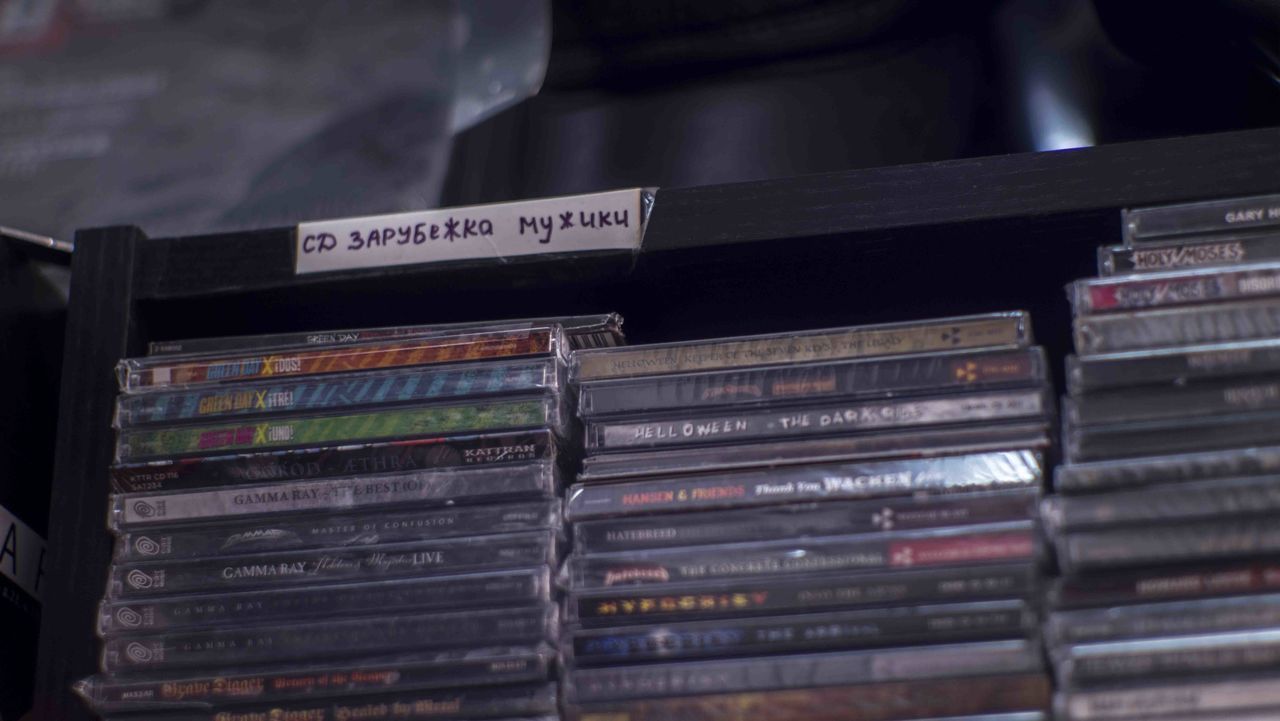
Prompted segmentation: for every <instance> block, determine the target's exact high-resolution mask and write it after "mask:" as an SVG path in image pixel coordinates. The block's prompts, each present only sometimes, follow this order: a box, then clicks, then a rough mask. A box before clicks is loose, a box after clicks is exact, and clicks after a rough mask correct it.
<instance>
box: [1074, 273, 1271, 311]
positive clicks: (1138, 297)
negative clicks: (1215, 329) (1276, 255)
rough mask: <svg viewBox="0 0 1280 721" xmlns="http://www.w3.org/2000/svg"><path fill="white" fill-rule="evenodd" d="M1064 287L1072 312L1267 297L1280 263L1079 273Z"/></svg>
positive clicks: (1129, 309)
mask: <svg viewBox="0 0 1280 721" xmlns="http://www.w3.org/2000/svg"><path fill="white" fill-rule="evenodd" d="M1068 287H1069V289H1070V293H1069V295H1070V296H1071V306H1072V309H1073V310H1074V311H1075V313H1076V315H1078V316H1079V315H1091V314H1094V313H1114V312H1120V311H1134V310H1144V309H1148V308H1167V307H1173V306H1180V305H1196V304H1199V303H1216V302H1223V301H1230V300H1248V299H1250V298H1267V297H1274V296H1275V295H1277V294H1280V264H1276V263H1254V264H1249V265H1238V266H1232V267H1229V268H1209V269H1190V270H1171V271H1164V272H1159V273H1148V274H1144V275H1134V276H1113V277H1110V278H1085V279H1082V280H1077V281H1076V282H1074V283H1072V284H1071V285H1070V286H1068Z"/></svg>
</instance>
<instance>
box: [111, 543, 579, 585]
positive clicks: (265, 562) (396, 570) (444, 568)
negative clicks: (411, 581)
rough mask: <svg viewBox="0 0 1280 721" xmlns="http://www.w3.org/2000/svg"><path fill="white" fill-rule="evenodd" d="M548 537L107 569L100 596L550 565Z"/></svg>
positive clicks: (125, 565)
mask: <svg viewBox="0 0 1280 721" xmlns="http://www.w3.org/2000/svg"><path fill="white" fill-rule="evenodd" d="M557 536H558V534H557V533H555V532H554V531H532V532H528V533H508V534H501V535H494V536H477V537H473V538H451V539H440V540H435V541H424V542H419V543H395V544H388V545H377V546H365V547H355V548H350V547H339V548H319V549H314V550H301V551H298V550H291V551H273V552H267V553H249V554H243V555H237V556H221V557H216V558H202V559H194V560H172V561H140V562H133V563H115V564H112V566H111V569H110V572H109V576H108V581H107V597H108V598H111V599H123V598H138V597H144V596H156V595H164V594H182V593H202V592H209V591H237V590H250V589H257V588H263V589H270V588H287V587H296V586H305V585H316V584H324V583H337V582H359V581H381V580H390V579H393V578H405V577H420V576H430V575H440V574H452V573H460V572H465V571H475V570H483V569H493V568H520V567H522V566H536V565H539V564H550V563H555V561H556V551H557V548H556V547H557Z"/></svg>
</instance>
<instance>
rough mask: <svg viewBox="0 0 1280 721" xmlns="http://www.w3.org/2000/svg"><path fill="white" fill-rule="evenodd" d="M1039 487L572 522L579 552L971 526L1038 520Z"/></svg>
mask: <svg viewBox="0 0 1280 721" xmlns="http://www.w3.org/2000/svg"><path fill="white" fill-rule="evenodd" d="M1038 499H1039V492H1038V491H1037V489H1033V488H1026V489H1014V490H1009V491H994V492H990V493H983V492H974V493H965V494H960V495H956V496H927V495H915V496H909V497H904V498H889V499H886V500H870V501H824V502H821V503H812V502H811V503H795V504H788V505H783V506H765V507H762V508H743V509H735V510H715V511H704V512H693V513H682V514H671V515H661V516H634V517H619V518H608V519H601V520H595V521H581V522H579V523H576V524H574V527H573V544H574V553H575V554H577V555H580V556H585V555H591V554H597V553H615V552H619V551H638V550H645V549H659V548H677V547H682V546H697V545H706V544H715V543H744V542H749V541H769V540H778V539H783V538H808V537H812V536H833V535H848V534H854V533H876V532H887V531H906V530H914V529H929V528H944V527H952V526H969V525H975V524H982V523H1000V522H1006V521H1018V520H1026V519H1028V518H1032V517H1034V514H1035V511H1034V509H1035V504H1036V501H1037V500H1038Z"/></svg>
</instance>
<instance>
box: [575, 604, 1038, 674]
mask: <svg viewBox="0 0 1280 721" xmlns="http://www.w3.org/2000/svg"><path fill="white" fill-rule="evenodd" d="M1035 629H1036V615H1035V613H1034V611H1033V610H1032V608H1031V607H1030V606H1029V605H1028V604H1027V603H1026V602H1025V601H1020V600H1008V601H986V602H977V603H957V604H943V605H934V606H903V607H890V608H872V609H862V610H857V611H836V612H831V613H806V614H799V615H793V616H771V617H764V618H750V617H748V618H737V619H725V620H717V621H694V622H686V623H674V624H665V625H661V626H647V627H646V626H633V627H618V628H604V629H580V630H576V631H573V632H571V633H570V634H569V637H568V638H566V639H565V641H564V643H563V644H562V647H563V648H564V649H565V653H566V660H567V661H568V662H571V663H572V664H574V665H576V666H579V667H585V666H609V665H617V664H630V663H643V662H648V661H672V660H675V661H679V660H688V659H698V658H711V657H734V656H752V655H766V654H777V653H806V652H813V651H823V650H835V649H856V648H876V647H884V646H911V645H916V644H922V643H958V642H963V641H979V640H991V639H1005V638H1016V637H1021V636H1027V635H1032V634H1033V633H1034V631H1035Z"/></svg>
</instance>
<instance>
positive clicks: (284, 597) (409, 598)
mask: <svg viewBox="0 0 1280 721" xmlns="http://www.w3.org/2000/svg"><path fill="white" fill-rule="evenodd" d="M553 590H554V589H553V587H552V584H551V569H550V567H548V566H540V567H536V568H520V569H514V570H509V571H488V572H481V573H466V574H459V575H456V576H431V577H427V578H408V579H398V580H394V581H371V582H368V583H346V584H337V585H331V586H308V587H306V588H288V589H276V590H262V589H259V590H254V591H241V592H238V593H226V592H218V593H212V594H207V595H195V596H168V597H165V596H161V597H153V598H139V599H132V600H128V601H110V600H108V601H103V602H102V604H101V605H100V606H99V607H98V635H99V636H102V637H103V638H110V637H114V636H121V635H128V634H137V633H169V632H185V631H189V630H191V629H197V628H211V627H219V626H220V627H233V626H246V625H248V626H252V625H258V624H269V623H294V622H296V621H298V620H299V619H304V618H320V617H333V618H358V617H362V616H376V615H378V614H382V613H396V612H401V613H410V612H414V613H416V612H420V611H427V610H433V609H434V610H449V609H469V610H475V609H480V608H497V607H502V606H521V605H537V604H546V603H550V602H551V601H552V599H553V596H554V593H553Z"/></svg>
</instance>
